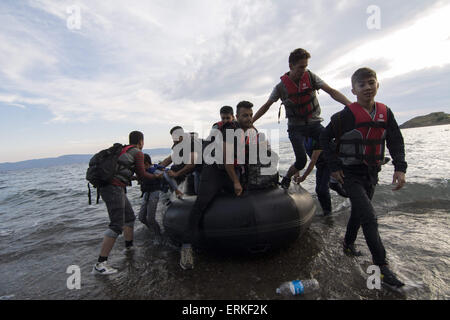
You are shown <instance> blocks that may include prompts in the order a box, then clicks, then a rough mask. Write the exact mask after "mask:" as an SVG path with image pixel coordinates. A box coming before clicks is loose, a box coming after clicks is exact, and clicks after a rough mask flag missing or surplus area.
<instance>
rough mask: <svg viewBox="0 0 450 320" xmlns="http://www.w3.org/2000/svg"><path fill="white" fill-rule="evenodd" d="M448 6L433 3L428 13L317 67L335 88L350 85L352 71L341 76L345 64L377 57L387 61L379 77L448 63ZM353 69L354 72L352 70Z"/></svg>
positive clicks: (361, 64)
mask: <svg viewBox="0 0 450 320" xmlns="http://www.w3.org/2000/svg"><path fill="white" fill-rule="evenodd" d="M449 16H450V5H448V4H446V5H445V6H442V4H439V5H437V6H435V8H434V10H432V11H431V12H428V14H427V15H425V16H422V17H421V18H419V19H417V20H415V21H411V22H410V23H408V24H404V25H403V27H402V28H401V29H399V30H394V31H392V32H390V33H388V34H382V36H380V37H379V38H375V39H371V41H366V42H362V43H361V44H360V45H359V46H355V47H354V48H352V49H351V50H350V51H349V52H348V53H347V54H345V55H343V56H342V57H340V58H338V59H336V60H334V61H332V62H331V63H329V64H328V65H327V66H325V67H323V68H322V69H321V70H320V73H321V74H327V75H328V77H329V78H330V79H331V81H332V82H333V83H334V84H335V86H336V87H338V88H342V87H346V86H349V84H350V80H349V78H350V76H351V74H347V75H345V77H343V76H342V75H343V71H346V70H348V66H354V67H353V69H354V70H356V68H357V67H358V66H359V67H362V66H368V67H370V63H371V62H373V61H376V60H383V61H386V62H387V66H386V68H385V70H383V71H382V72H379V73H378V77H379V78H380V79H386V78H394V77H397V76H401V75H403V74H406V73H409V72H411V71H416V70H422V69H426V68H430V67H434V66H444V65H447V64H449V63H450V41H448V37H449V36H450V25H449V23H448V17H449ZM354 70H353V71H354Z"/></svg>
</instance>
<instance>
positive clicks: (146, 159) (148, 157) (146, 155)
mask: <svg viewBox="0 0 450 320" xmlns="http://www.w3.org/2000/svg"><path fill="white" fill-rule="evenodd" d="M144 163H148V164H152V158H150V155H148V154H147V153H144Z"/></svg>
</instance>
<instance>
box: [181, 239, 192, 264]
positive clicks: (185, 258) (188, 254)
mask: <svg viewBox="0 0 450 320" xmlns="http://www.w3.org/2000/svg"><path fill="white" fill-rule="evenodd" d="M180 267H181V268H182V269H183V270H188V269H194V255H193V253H192V247H191V245H190V244H183V245H182V247H181V252H180Z"/></svg>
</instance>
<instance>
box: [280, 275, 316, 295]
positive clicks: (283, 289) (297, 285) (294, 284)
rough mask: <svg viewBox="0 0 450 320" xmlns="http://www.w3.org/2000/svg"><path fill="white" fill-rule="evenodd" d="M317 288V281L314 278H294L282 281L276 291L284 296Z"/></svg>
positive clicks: (308, 291)
mask: <svg viewBox="0 0 450 320" xmlns="http://www.w3.org/2000/svg"><path fill="white" fill-rule="evenodd" d="M318 289H319V282H318V281H317V280H316V279H309V280H294V281H288V282H283V283H282V284H281V285H280V287H279V288H277V290H276V292H277V293H278V294H281V295H284V296H296V295H300V294H304V293H310V292H313V291H316V290H318Z"/></svg>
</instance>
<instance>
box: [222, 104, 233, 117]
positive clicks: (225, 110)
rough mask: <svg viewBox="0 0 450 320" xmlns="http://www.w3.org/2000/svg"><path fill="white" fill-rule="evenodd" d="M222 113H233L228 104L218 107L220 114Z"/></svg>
mask: <svg viewBox="0 0 450 320" xmlns="http://www.w3.org/2000/svg"><path fill="white" fill-rule="evenodd" d="M222 113H224V114H231V115H233V108H232V107H230V106H223V107H222V108H220V114H222Z"/></svg>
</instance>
